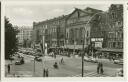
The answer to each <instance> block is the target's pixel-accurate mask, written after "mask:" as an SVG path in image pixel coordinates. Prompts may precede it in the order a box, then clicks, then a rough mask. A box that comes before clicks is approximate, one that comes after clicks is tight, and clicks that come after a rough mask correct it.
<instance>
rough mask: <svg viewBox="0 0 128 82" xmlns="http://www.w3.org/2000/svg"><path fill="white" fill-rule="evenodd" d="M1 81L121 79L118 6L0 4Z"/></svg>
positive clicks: (121, 7) (121, 16)
mask: <svg viewBox="0 0 128 82" xmlns="http://www.w3.org/2000/svg"><path fill="white" fill-rule="evenodd" d="M4 22H5V23H4V24H5V25H4V29H5V31H4V33H5V36H4V37H5V40H4V41H5V43H4V45H5V50H4V52H5V55H4V56H5V57H4V61H5V64H4V68H5V69H4V74H5V78H8V77H9V78H12V77H13V78H21V77H22V78H23V77H40V78H47V77H83V78H84V77H124V72H125V71H124V50H123V49H124V45H123V44H124V39H123V36H124V32H123V28H124V5H123V4H121V3H119V4H115V3H108V4H84V3H82V4H75V3H72V4H65V3H64V4H63V3H61V4H55V3H53V4H52V3H50V4H48V3H47V4H41V2H40V4H36V5H35V4H30V3H24V4H22V2H21V3H18V4H16V3H13V2H12V3H11V2H10V3H9V2H8V3H6V4H5V16H4Z"/></svg>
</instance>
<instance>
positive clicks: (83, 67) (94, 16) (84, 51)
mask: <svg viewBox="0 0 128 82" xmlns="http://www.w3.org/2000/svg"><path fill="white" fill-rule="evenodd" d="M99 13H101V12H98V13H95V14H94V15H93V16H92V17H91V18H90V19H89V20H88V21H87V23H86V25H85V28H86V27H87V25H88V24H89V23H90V21H91V20H92V19H93V17H95V16H96V15H97V14H99ZM85 28H84V33H85ZM84 45H85V34H84V37H83V53H82V56H81V58H82V74H81V75H82V77H83V76H84V55H85V49H84Z"/></svg>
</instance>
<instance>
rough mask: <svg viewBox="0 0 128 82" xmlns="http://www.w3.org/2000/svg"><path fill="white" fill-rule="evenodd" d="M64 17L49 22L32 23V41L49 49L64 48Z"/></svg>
mask: <svg viewBox="0 0 128 82" xmlns="http://www.w3.org/2000/svg"><path fill="white" fill-rule="evenodd" d="M65 20H66V16H60V17H57V18H53V19H50V20H46V21H42V22H39V23H36V22H34V23H33V34H34V37H33V41H35V42H36V43H39V42H41V43H43V42H44V41H45V43H47V44H48V46H49V47H58V46H64V42H65V34H66V33H65Z"/></svg>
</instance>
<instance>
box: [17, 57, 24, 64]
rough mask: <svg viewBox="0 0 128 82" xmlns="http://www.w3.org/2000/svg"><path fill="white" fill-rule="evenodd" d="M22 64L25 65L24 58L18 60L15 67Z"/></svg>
mask: <svg viewBox="0 0 128 82" xmlns="http://www.w3.org/2000/svg"><path fill="white" fill-rule="evenodd" d="M22 64H24V58H23V57H22V58H21V59H20V60H17V61H16V62H15V65H22Z"/></svg>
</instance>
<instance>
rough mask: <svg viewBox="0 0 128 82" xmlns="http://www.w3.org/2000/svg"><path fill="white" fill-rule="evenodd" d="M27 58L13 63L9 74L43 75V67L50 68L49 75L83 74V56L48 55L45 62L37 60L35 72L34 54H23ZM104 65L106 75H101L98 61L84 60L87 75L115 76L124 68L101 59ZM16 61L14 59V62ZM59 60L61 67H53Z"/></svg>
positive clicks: (75, 75) (73, 75)
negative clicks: (23, 62)
mask: <svg viewBox="0 0 128 82" xmlns="http://www.w3.org/2000/svg"><path fill="white" fill-rule="evenodd" d="M23 56H24V58H25V64H23V65H14V64H12V65H11V73H10V74H8V76H10V75H13V74H16V75H20V76H21V75H23V76H24V75H25V76H34V77H43V69H44V68H48V70H49V77H80V76H81V65H82V63H81V58H75V57H73V58H69V57H65V56H57V58H56V59H55V58H52V57H49V56H46V57H45V58H42V59H43V62H37V61H36V62H35V72H34V61H33V58H34V57H32V56H27V55H23ZM62 57H63V58H64V64H59V62H60V60H61V58H62ZM100 61H102V63H103V66H104V75H99V74H97V73H96V70H97V63H91V62H84V76H86V77H105V76H108V77H113V76H115V73H116V72H117V69H119V68H122V65H117V64H113V63H112V62H110V61H108V60H100ZM14 62H15V61H13V63H14ZM55 62H57V63H58V65H59V69H55V68H53V64H54V63H55Z"/></svg>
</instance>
